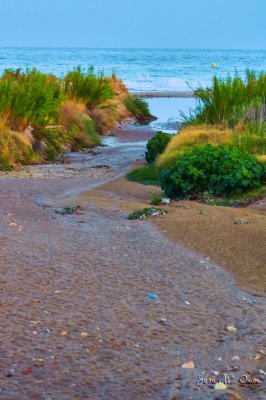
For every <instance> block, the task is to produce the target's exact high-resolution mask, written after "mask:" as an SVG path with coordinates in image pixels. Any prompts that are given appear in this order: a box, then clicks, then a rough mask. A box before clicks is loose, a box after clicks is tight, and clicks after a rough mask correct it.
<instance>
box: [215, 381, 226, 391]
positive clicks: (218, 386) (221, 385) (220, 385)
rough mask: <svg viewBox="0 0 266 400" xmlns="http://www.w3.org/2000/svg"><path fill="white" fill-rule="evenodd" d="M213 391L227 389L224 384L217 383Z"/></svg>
mask: <svg viewBox="0 0 266 400" xmlns="http://www.w3.org/2000/svg"><path fill="white" fill-rule="evenodd" d="M214 389H215V390H225V389H227V386H226V385H225V384H224V383H221V382H218V383H216V384H215V386H214Z"/></svg>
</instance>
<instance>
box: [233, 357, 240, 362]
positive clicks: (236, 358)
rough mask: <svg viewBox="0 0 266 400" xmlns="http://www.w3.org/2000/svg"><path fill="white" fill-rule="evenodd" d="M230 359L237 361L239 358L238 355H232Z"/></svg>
mask: <svg viewBox="0 0 266 400" xmlns="http://www.w3.org/2000/svg"><path fill="white" fill-rule="evenodd" d="M231 360H232V361H239V360H240V358H239V357H238V356H234V357H232V358H231Z"/></svg>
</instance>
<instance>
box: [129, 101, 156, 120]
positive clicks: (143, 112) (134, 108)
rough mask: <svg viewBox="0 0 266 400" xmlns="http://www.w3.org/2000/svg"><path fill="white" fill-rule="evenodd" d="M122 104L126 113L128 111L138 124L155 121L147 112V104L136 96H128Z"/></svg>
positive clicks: (148, 111)
mask: <svg viewBox="0 0 266 400" xmlns="http://www.w3.org/2000/svg"><path fill="white" fill-rule="evenodd" d="M124 104H125V106H126V108H127V109H128V111H130V112H131V113H132V114H133V115H134V117H135V118H137V120H139V121H140V122H142V121H143V122H145V121H150V120H152V119H156V118H155V117H154V116H153V115H152V114H151V113H150V110H149V105H148V103H147V102H146V101H145V100H143V99H141V98H139V97H136V96H132V95H129V96H128V97H127V98H126V99H125V100H124Z"/></svg>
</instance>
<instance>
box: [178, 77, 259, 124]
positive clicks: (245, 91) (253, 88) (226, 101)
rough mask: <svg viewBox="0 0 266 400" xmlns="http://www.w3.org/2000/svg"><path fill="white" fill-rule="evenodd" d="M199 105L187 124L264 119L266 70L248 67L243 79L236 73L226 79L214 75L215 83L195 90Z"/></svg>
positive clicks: (186, 119)
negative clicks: (258, 70)
mask: <svg viewBox="0 0 266 400" xmlns="http://www.w3.org/2000/svg"><path fill="white" fill-rule="evenodd" d="M195 96H196V98H197V99H198V105H197V107H196V109H195V111H192V112H191V113H190V115H189V116H188V117H185V116H184V115H183V117H184V121H185V123H186V124H194V125H196V124H212V125H215V124H216V125H223V126H226V127H227V126H229V127H235V126H236V125H237V124H238V123H240V122H243V121H244V122H246V121H249V122H255V121H258V120H260V121H262V120H264V119H265V115H266V108H265V99H266V74H265V73H263V72H261V73H256V72H254V71H250V70H248V71H247V72H246V77H245V78H244V79H242V78H241V77H240V76H239V75H238V74H237V73H236V75H235V76H234V77H230V76H228V77H227V78H226V79H222V78H219V77H217V76H215V77H214V78H213V81H212V86H211V87H207V88H199V89H197V90H195Z"/></svg>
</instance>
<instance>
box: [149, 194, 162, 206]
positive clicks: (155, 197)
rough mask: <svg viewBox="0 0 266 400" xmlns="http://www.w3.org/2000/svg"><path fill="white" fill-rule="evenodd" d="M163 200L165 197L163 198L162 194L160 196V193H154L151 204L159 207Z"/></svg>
mask: <svg viewBox="0 0 266 400" xmlns="http://www.w3.org/2000/svg"><path fill="white" fill-rule="evenodd" d="M162 200H163V196H161V195H160V194H158V193H152V194H151V201H150V203H151V204H152V205H153V206H158V205H159V204H161V202H162Z"/></svg>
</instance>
